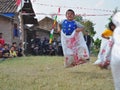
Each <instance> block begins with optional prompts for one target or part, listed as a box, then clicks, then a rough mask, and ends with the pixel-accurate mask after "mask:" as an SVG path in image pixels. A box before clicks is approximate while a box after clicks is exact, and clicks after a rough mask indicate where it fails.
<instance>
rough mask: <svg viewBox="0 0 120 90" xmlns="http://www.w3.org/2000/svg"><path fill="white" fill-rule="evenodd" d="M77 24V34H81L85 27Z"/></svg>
mask: <svg viewBox="0 0 120 90" xmlns="http://www.w3.org/2000/svg"><path fill="white" fill-rule="evenodd" d="M76 24H77V29H76V32H80V31H81V32H82V31H83V30H84V29H85V27H84V26H83V25H82V24H80V23H79V22H77V21H76Z"/></svg>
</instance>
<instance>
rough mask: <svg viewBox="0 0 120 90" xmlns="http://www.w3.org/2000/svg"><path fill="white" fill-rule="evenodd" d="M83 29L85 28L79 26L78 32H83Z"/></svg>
mask: <svg viewBox="0 0 120 90" xmlns="http://www.w3.org/2000/svg"><path fill="white" fill-rule="evenodd" d="M83 30H84V28H77V29H76V32H80V31H81V32H82V31H83Z"/></svg>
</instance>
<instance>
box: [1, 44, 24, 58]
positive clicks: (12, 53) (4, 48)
mask: <svg viewBox="0 0 120 90" xmlns="http://www.w3.org/2000/svg"><path fill="white" fill-rule="evenodd" d="M21 56H23V48H22V43H19V45H18V46H17V43H16V42H13V43H12V45H9V44H7V43H5V44H4V45H2V44H0V58H2V59H7V58H13V57H21Z"/></svg>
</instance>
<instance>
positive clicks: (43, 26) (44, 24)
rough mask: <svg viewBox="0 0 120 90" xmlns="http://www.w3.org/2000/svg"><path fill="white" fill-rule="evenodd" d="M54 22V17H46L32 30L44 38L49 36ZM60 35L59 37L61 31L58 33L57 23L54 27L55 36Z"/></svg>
mask: <svg viewBox="0 0 120 90" xmlns="http://www.w3.org/2000/svg"><path fill="white" fill-rule="evenodd" d="M53 23H54V20H53V19H52V18H50V17H45V18H43V19H42V20H40V21H39V22H38V25H37V26H33V27H32V28H31V30H33V31H34V35H39V37H40V38H41V39H43V38H44V37H46V38H49V36H50V31H51V29H52V25H53ZM33 37H34V36H33ZM58 37H59V33H57V25H56V26H55V29H54V38H58Z"/></svg>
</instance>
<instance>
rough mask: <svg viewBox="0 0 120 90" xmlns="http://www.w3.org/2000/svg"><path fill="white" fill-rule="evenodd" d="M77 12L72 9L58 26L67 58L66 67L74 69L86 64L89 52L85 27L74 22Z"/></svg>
mask: <svg viewBox="0 0 120 90" xmlns="http://www.w3.org/2000/svg"><path fill="white" fill-rule="evenodd" d="M74 17H75V12H74V11H73V10H72V9H68V10H67V11H66V19H65V20H63V21H62V22H61V27H60V25H58V32H61V44H62V48H63V54H64V57H65V60H64V66H65V67H73V66H76V65H79V64H83V63H85V62H86V59H89V52H88V48H87V45H86V43H85V40H84V37H83V33H82V31H83V30H84V26H83V25H82V24H80V23H79V22H77V21H75V20H74Z"/></svg>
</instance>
